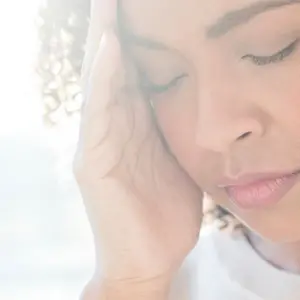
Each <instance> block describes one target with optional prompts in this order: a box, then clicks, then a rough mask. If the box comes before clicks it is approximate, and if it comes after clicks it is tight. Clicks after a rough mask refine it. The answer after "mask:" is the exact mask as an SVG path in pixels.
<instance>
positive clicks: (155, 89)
mask: <svg viewBox="0 0 300 300" xmlns="http://www.w3.org/2000/svg"><path fill="white" fill-rule="evenodd" d="M185 77H187V74H182V75H179V76H177V77H175V78H174V79H172V80H171V81H170V82H169V83H167V84H163V85H159V84H154V83H152V82H151V81H150V80H149V79H148V78H147V76H146V75H145V74H144V73H143V72H141V73H140V81H141V88H142V90H143V92H145V93H146V94H148V95H149V94H156V95H159V94H162V93H165V92H167V91H168V90H170V89H171V88H173V87H175V86H176V85H177V84H178V83H179V82H180V81H181V80H182V79H183V78H185Z"/></svg>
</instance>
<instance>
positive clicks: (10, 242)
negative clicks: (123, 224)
mask: <svg viewBox="0 0 300 300" xmlns="http://www.w3.org/2000/svg"><path fill="white" fill-rule="evenodd" d="M38 1H39V0H9V1H8V0H0V82H1V83H0V91H1V93H0V299H1V300H2V299H3V300H41V299H43V300H50V299H51V300H71V299H72V300H74V299H78V297H79V294H80V291H81V289H82V287H83V285H84V283H85V282H86V281H87V280H88V278H89V276H90V274H91V273H92V266H93V248H92V238H91V234H90V230H89V226H88V223H87V220H86V217H85V213H84V208H83V206H82V202H81V198H80V195H79V192H78V190H77V187H76V185H75V183H74V180H73V178H72V174H71V171H70V163H71V161H72V155H73V152H74V143H75V141H76V136H77V125H78V124H76V121H75V122H72V121H68V122H66V123H65V124H63V125H60V126H59V127H58V128H56V130H55V131H54V130H52V131H50V130H48V129H46V128H45V127H43V124H42V118H41V116H42V100H41V99H40V96H39V95H38V90H37V87H36V78H35V74H34V70H33V68H32V66H33V61H34V59H35V58H36V51H37V38H36V29H35V27H34V16H35V14H36V9H37V6H38V4H39V3H38ZM61 1H63V0H61Z"/></svg>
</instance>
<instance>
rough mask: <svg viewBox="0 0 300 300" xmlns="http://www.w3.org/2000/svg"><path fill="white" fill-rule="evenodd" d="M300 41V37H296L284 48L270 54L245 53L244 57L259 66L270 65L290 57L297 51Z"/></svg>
mask: <svg viewBox="0 0 300 300" xmlns="http://www.w3.org/2000/svg"><path fill="white" fill-rule="evenodd" d="M299 41H300V39H296V40H295V41H293V42H292V43H291V44H289V45H288V46H287V47H285V48H284V49H282V50H280V51H278V52H276V53H275V54H273V55H270V56H256V55H252V54H247V55H244V56H243V57H242V59H248V60H250V61H252V62H253V63H254V64H255V65H257V66H265V65H269V64H273V63H279V62H281V61H283V60H285V59H286V58H288V57H289V56H290V55H291V54H293V52H294V51H295V49H296V48H297V46H298V43H299Z"/></svg>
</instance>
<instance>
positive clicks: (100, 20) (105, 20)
mask: <svg viewBox="0 0 300 300" xmlns="http://www.w3.org/2000/svg"><path fill="white" fill-rule="evenodd" d="M116 10H117V0H92V3H91V14H90V15H91V17H90V25H89V30H88V36H87V41H86V48H85V49H86V50H85V56H84V60H83V67H82V74H81V86H82V88H83V89H85V88H86V85H87V81H88V78H89V74H90V72H91V69H92V66H93V62H94V59H95V56H96V53H97V50H98V47H99V44H100V41H101V38H102V35H103V33H104V31H105V30H106V28H111V27H112V24H113V23H114V22H115V19H116Z"/></svg>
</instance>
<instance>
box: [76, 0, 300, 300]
mask: <svg viewBox="0 0 300 300" xmlns="http://www.w3.org/2000/svg"><path fill="white" fill-rule="evenodd" d="M253 1H254V0H246V1H245V0H243V1H242V0H229V1H218V0H212V1H198V0H190V1H184V0H165V1H160V0H151V1H138V0H124V1H123V2H122V11H121V13H122V15H120V14H118V17H119V19H116V10H117V9H116V6H115V3H114V4H112V3H113V1H107V2H106V4H107V3H108V2H110V5H107V6H105V5H104V0H103V1H98V0H97V1H94V4H93V5H94V6H93V10H92V11H93V14H92V20H91V28H90V32H89V38H88V46H87V57H86V63H85V69H84V76H83V87H84V91H85V93H84V94H85V98H86V99H85V105H84V107H83V113H82V122H81V134H80V140H79V144H78V150H77V153H76V156H75V161H74V171H75V175H76V178H77V180H78V183H79V187H80V190H81V193H82V195H83V199H84V202H85V205H86V209H87V213H88V216H89V219H90V223H91V226H92V229H93V232H94V236H95V249H96V257H97V266H96V271H95V276H94V279H93V281H91V285H90V287H91V288H88V289H87V295H88V296H87V297H86V299H98V298H99V299H108V300H109V299H124V300H125V299H126V300H127V299H139V298H141V297H142V298H143V299H146V298H147V299H149V300H152V299H156V300H157V299H166V297H167V296H166V295H167V291H168V289H169V287H170V284H171V282H172V279H173V278H174V274H175V273H176V271H177V270H178V268H179V266H180V265H181V263H182V261H183V260H184V258H185V257H186V256H187V255H188V253H189V252H190V250H191V249H192V248H193V247H194V246H195V244H196V242H197V239H198V233H199V230H200V227H201V218H202V214H201V208H202V195H203V194H202V193H203V191H204V192H206V193H208V194H209V195H210V196H211V197H212V198H213V200H214V201H215V202H216V203H217V204H219V205H222V206H223V207H225V208H227V209H228V210H229V211H231V212H232V213H233V214H234V215H235V216H236V217H237V218H239V219H240V220H241V221H242V222H243V223H244V224H245V225H246V226H247V228H249V237H250V239H251V241H252V244H253V245H254V247H256V248H257V250H258V251H259V252H260V253H261V255H262V256H264V257H266V259H268V260H269V261H271V262H273V263H274V264H275V265H277V266H279V267H282V268H285V269H291V268H289V267H288V264H287V258H288V259H289V265H293V266H294V267H295V265H296V266H297V262H298V261H300V259H299V257H298V255H297V253H300V251H298V249H299V248H300V247H299V244H300V243H299V240H300V229H299V228H300V218H299V213H300V202H299V201H298V199H299V198H298V196H299V193H300V185H299V184H297V185H296V186H295V187H294V188H293V190H292V191H291V192H290V193H288V194H287V196H286V197H284V199H283V200H282V201H281V202H280V203H279V204H278V205H276V206H274V207H271V208H269V209H264V210H252V211H249V210H248V211H246V210H242V209H238V208H237V207H236V206H234V205H233V204H232V203H231V202H230V200H229V199H228V197H227V194H226V193H225V192H224V190H222V189H220V188H219V187H218V186H217V184H218V182H219V181H220V180H221V178H222V177H224V176H226V177H230V178H237V177H239V176H241V175H242V174H244V173H254V172H255V173H257V172H274V171H276V172H290V171H294V170H296V169H299V168H300V152H299V147H300V131H299V129H298V128H299V125H300V118H299V117H300V105H299V104H300V103H299V102H300V100H299V95H300V86H299V85H298V78H299V75H300V67H299V63H300V48H299V45H298V46H297V47H295V51H294V52H293V54H292V55H290V56H289V57H286V58H285V60H284V61H282V62H280V63H279V62H277V63H274V64H269V65H264V66H258V65H256V64H255V60H253V59H251V57H252V56H251V55H256V56H257V55H260V56H261V55H263V56H266V55H272V54H274V53H276V52H278V51H279V50H281V49H283V48H286V47H287V45H289V44H291V43H292V42H294V41H295V40H296V39H297V38H299V37H300V21H299V15H300V4H298V3H297V4H293V5H289V6H287V5H286V6H285V7H281V8H277V9H273V10H272V11H268V12H265V13H261V14H259V16H257V17H255V18H253V19H251V21H250V20H248V22H243V24H242V25H241V24H240V26H238V27H235V28H234V30H230V31H228V30H226V32H225V33H226V34H224V32H223V30H222V28H224V26H225V27H226V26H227V27H228V26H229V25H228V24H225V23H224V22H223V24H222V26H221V31H220V30H219V31H218V30H216V29H213V30H207V29H208V28H215V27H211V26H212V24H215V23H216V21H217V20H223V17H222V16H224V14H226V13H228V12H229V11H235V10H237V9H240V8H243V7H245V6H247V5H251V4H253V3H254V2H253ZM170 12H172V13H170ZM119 13H120V11H119ZM120 17H121V19H120ZM154 20H155V21H154ZM224 20H225V21H226V20H227V19H226V18H225V19H224ZM120 21H121V22H122V24H118V25H121V26H120V28H121V36H120V38H121V45H120V40H118V37H117V36H116V35H115V34H114V33H113V32H112V30H111V28H112V27H113V28H115V27H116V23H117V22H120ZM231 26H232V25H230V26H229V27H231ZM230 29H232V28H230ZM133 34H134V35H135V38H133ZM220 34H221V36H220ZM137 35H138V36H140V37H144V38H145V37H146V38H147V39H151V40H152V41H153V40H154V41H157V42H158V43H147V47H145V39H143V42H141V39H138V40H137V38H136V36H137ZM124 38H125V40H124ZM100 41H101V43H100ZM137 42H138V44H139V45H137ZM162 43H163V44H164V46H163V47H162V45H161V44H162ZM99 44H100V48H99ZM142 44H143V45H144V46H142ZM149 46H151V47H150V48H151V49H149ZM120 47H125V48H121V49H120ZM153 48H155V49H153ZM121 50H124V51H121ZM123 52H125V53H126V54H127V55H130V56H127V55H123V54H124V53H123ZM249 55H250V56H249ZM132 63H133V64H132ZM136 67H138V69H139V70H143V72H144V75H147V78H148V79H150V80H151V81H153V82H155V83H156V84H160V85H165V84H168V86H169V87H171V88H170V89H168V90H167V91H164V92H161V93H159V94H157V93H156V94H155V93H150V94H149V90H147V97H145V96H146V95H145V94H141V93H140V90H139V89H138V88H137V87H138V82H137V80H136V78H137V77H138V75H141V74H140V73H136ZM124 75H125V76H124ZM174 78H177V80H176V81H174V80H173V79H174ZM179 78H180V79H179ZM170 82H172V85H169V83H170ZM174 82H175V83H176V84H173V83H174ZM145 99H148V100H150V101H149V102H147V101H144V100H145ZM150 104H151V105H150ZM151 110H152V111H154V113H155V117H156V120H155V121H154V120H153V118H152V114H151ZM156 123H157V124H158V126H159V129H160V131H161V132H162V133H163V137H164V139H165V141H166V143H167V145H168V148H169V149H166V148H165V145H164V143H162V141H161V137H160V133H159V131H158V130H157V128H156V126H155V125H156ZM133 124H138V126H132V125H133ZM123 149H125V151H123ZM169 152H171V154H172V155H171V154H170V153H169ZM137 153H138V154H139V155H138V161H137V160H136V157H137ZM133 175H134V176H133ZM132 179H134V180H132ZM257 234H258V235H257ZM279 255H283V256H284V257H285V258H286V259H284V261H279V259H278V256H279ZM298 265H300V264H298ZM295 269H296V271H297V268H294V270H293V271H295ZM299 269H300V268H299ZM99 282H101V283H102V284H100V285H99V284H98V283H99ZM107 287H108V288H107ZM90 295H91V296H90ZM99 295H100V296H101V295H102V296H101V297H100V296H99ZM116 295H117V296H116ZM145 296H147V297H145ZM93 297H94V298H93Z"/></svg>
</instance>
